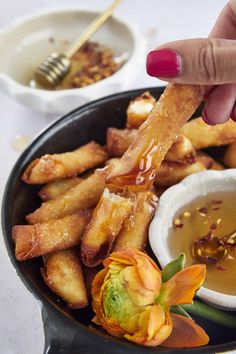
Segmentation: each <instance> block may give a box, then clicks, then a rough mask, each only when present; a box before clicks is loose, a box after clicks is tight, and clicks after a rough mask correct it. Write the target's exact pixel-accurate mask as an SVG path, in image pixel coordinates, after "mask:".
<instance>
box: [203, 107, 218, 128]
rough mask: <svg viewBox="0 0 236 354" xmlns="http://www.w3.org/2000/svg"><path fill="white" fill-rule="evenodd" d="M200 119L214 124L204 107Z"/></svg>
mask: <svg viewBox="0 0 236 354" xmlns="http://www.w3.org/2000/svg"><path fill="white" fill-rule="evenodd" d="M202 119H203V120H204V122H205V123H206V124H208V125H216V124H215V123H214V122H212V121H211V120H210V119H209V118H208V116H207V113H206V109H205V108H204V110H203V111H202Z"/></svg>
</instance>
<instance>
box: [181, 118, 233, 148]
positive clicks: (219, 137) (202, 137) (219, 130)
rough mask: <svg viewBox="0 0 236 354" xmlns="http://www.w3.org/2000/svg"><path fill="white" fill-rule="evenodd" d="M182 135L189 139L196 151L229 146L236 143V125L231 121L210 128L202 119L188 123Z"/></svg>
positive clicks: (182, 130)
mask: <svg viewBox="0 0 236 354" xmlns="http://www.w3.org/2000/svg"><path fill="white" fill-rule="evenodd" d="M181 134H183V135H185V136H186V137H187V138H189V140H190V141H191V142H192V144H193V146H194V148H195V149H203V148H207V147H209V146H221V145H227V144H231V143H233V142H235V141H236V124H235V122H233V121H232V120H231V119H229V120H228V121H227V122H226V123H224V124H217V125H215V126H210V125H208V124H206V123H205V122H204V121H203V120H202V118H201V117H200V118H196V119H192V120H191V121H189V122H188V123H186V124H185V125H184V126H183V128H182V129H181Z"/></svg>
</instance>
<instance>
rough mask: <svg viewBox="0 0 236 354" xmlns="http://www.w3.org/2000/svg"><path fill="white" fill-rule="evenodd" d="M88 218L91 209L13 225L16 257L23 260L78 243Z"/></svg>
mask: <svg viewBox="0 0 236 354" xmlns="http://www.w3.org/2000/svg"><path fill="white" fill-rule="evenodd" d="M90 218H91V211H81V212H78V213H76V214H73V215H68V216H65V217H64V218H62V219H57V220H51V221H48V222H45V223H42V224H35V225H16V226H14V227H13V229H12V237H13V240H14V242H15V246H16V247H15V254H16V258H17V259H18V261H24V260H26V259H29V258H34V257H39V256H42V255H44V254H46V253H49V252H54V251H58V250H63V249H67V248H70V247H73V246H76V245H78V243H79V241H80V237H81V236H82V234H83V233H84V230H85V227H86V225H87V224H88V222H89V220H90Z"/></svg>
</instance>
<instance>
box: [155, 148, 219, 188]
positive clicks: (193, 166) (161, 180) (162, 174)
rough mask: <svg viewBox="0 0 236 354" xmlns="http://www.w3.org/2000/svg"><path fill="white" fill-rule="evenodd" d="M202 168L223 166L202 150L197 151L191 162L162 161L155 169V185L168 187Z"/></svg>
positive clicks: (216, 168)
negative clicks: (156, 169)
mask: <svg viewBox="0 0 236 354" xmlns="http://www.w3.org/2000/svg"><path fill="white" fill-rule="evenodd" d="M204 170H224V166H222V165H221V164H220V163H219V162H217V161H215V160H214V159H213V158H212V157H210V156H209V155H207V154H206V153H204V152H202V151H197V155H196V157H195V159H194V160H193V162H192V163H191V162H187V163H185V161H183V162H182V163H181V162H174V161H172V162H170V161H163V162H162V164H161V166H160V167H159V169H158V171H157V176H156V180H155V185H156V186H158V187H170V186H173V185H174V184H176V183H179V182H181V181H182V180H183V179H184V178H185V177H187V176H189V175H191V174H193V173H197V172H201V171H204Z"/></svg>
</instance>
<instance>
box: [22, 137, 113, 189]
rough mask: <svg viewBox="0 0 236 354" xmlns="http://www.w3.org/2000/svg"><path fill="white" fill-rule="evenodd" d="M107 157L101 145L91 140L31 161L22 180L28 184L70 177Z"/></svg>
mask: <svg viewBox="0 0 236 354" xmlns="http://www.w3.org/2000/svg"><path fill="white" fill-rule="evenodd" d="M107 158H108V156H107V153H106V151H105V150H104V149H103V148H102V147H101V145H99V144H97V143H95V141H91V142H90V143H88V144H86V145H83V146H81V147H79V148H78V149H76V150H74V151H71V152H65V153H62V154H53V155H48V154H47V155H44V156H42V157H40V158H39V159H36V160H34V161H32V162H31V164H30V165H29V166H28V167H27V169H26V170H25V172H24V174H23V176H22V180H23V181H24V182H26V183H29V184H43V183H49V182H53V181H56V180H58V179H62V178H66V177H72V176H75V175H77V174H80V173H83V172H84V171H86V170H88V169H90V168H93V167H95V166H97V165H99V164H101V163H103V162H104V161H106V160H107Z"/></svg>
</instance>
